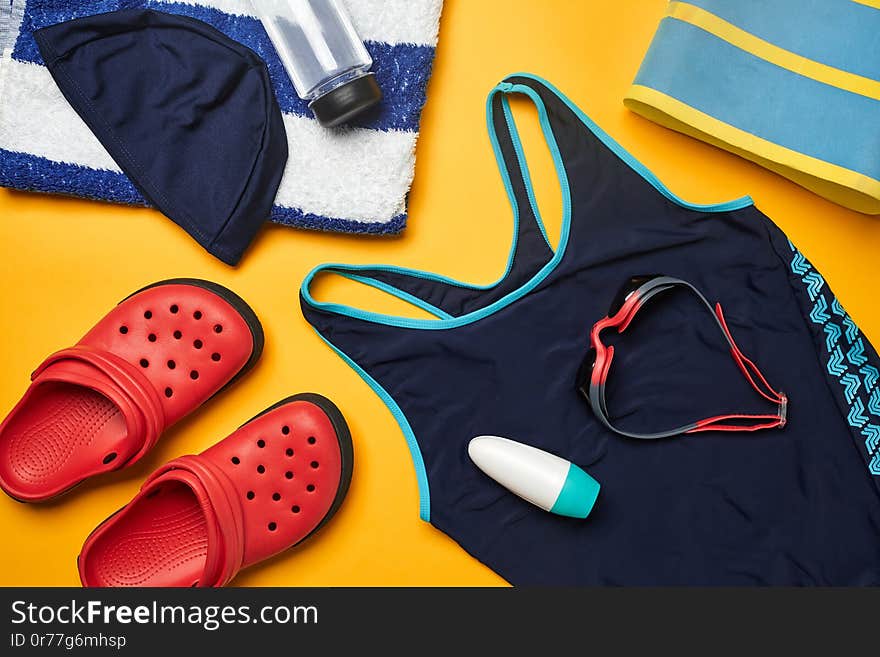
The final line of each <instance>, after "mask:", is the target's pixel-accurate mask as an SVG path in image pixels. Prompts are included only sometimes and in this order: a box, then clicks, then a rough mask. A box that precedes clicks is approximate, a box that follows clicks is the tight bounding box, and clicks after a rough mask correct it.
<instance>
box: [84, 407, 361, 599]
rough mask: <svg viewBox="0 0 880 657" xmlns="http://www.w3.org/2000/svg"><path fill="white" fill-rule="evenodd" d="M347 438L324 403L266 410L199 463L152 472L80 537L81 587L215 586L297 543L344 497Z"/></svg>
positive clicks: (185, 461)
mask: <svg viewBox="0 0 880 657" xmlns="http://www.w3.org/2000/svg"><path fill="white" fill-rule="evenodd" d="M353 458H354V455H353V452H352V445H351V435H350V434H349V431H348V426H347V425H346V423H345V418H343V417H342V413H340V411H339V409H338V408H336V406H335V405H334V404H333V402H331V401H330V400H329V399H326V398H325V397H321V396H320V395H315V394H300V395H295V396H293V397H290V398H288V399H285V400H283V401H281V402H279V403H277V404H275V405H274V406H272V407H270V408H268V409H266V410H265V411H263V412H262V413H261V414H260V415H258V416H256V417H255V418H254V419H252V420H251V421H249V422H248V423H247V424H245V425H243V426H242V427H241V428H239V429H238V430H237V431H236V432H235V433H233V434H232V435H230V436H228V437H227V438H225V439H224V440H222V441H220V442H219V443H217V444H216V445H214V446H213V447H211V448H209V449H208V450H206V451H204V452H202V453H201V454H199V455H198V456H182V457H180V458H178V459H174V460H173V461H170V462H169V463H166V464H165V465H164V466H162V467H161V468H159V469H158V470H157V471H156V472H154V473H153V474H152V475H151V476H150V478H149V479H147V481H146V482H145V483H144V485H143V486H142V487H141V490H140V492H139V493H138V494H137V495H136V496H135V498H134V499H133V500H132V501H131V502H129V503H128V505H126V506H124V507H123V508H122V509H120V510H119V511H117V512H116V513H115V514H114V515H112V516H110V517H109V518H108V519H107V520H105V521H104V522H103V523H102V524H101V525H99V526H98V528H97V529H95V531H93V532H92V533H91V535H90V536H89V537H88V538H87V539H86V542H85V545H83V549H82V552H81V553H80V555H79V559H78V565H79V574H80V579H81V580H82V583H83V585H84V586H223V585H225V584H227V583H228V582H229V581H230V580H231V579H232V578H233V577H235V575H236V574H237V573H238V571H240V570H241V569H242V568H246V567H247V566H250V565H252V564H254V563H257V562H259V561H263V560H265V559H268V558H269V557H271V556H273V555H276V554H278V553H279V552H282V551H283V550H286V549H287V548H289V547H291V546H294V545H296V544H298V543H300V542H301V541H303V540H305V539H306V538H308V537H309V536H311V535H312V534H314V533H315V532H316V531H318V530H319V529H320V528H321V527H323V526H324V524H325V523H326V522H327V521H328V520H330V518H332V517H333V515H334V514H335V513H336V511H337V509H338V508H339V506H340V505H341V504H342V500H343V499H344V498H345V494H346V492H348V485H349V483H350V482H351V472H352V464H353Z"/></svg>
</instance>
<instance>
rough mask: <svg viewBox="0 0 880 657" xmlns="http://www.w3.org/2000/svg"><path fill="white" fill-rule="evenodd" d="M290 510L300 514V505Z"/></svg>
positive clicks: (295, 505)
mask: <svg viewBox="0 0 880 657" xmlns="http://www.w3.org/2000/svg"><path fill="white" fill-rule="evenodd" d="M290 510H291V512H292V513H299V512H300V508H299V505H297V504H294V505H293V506H292V507H290Z"/></svg>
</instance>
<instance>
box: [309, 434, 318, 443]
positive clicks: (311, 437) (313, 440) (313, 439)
mask: <svg viewBox="0 0 880 657" xmlns="http://www.w3.org/2000/svg"><path fill="white" fill-rule="evenodd" d="M308 442H309V445H314V444H315V443H316V442H318V441H317V439H316V438H315V437H314V436H309V440H308Z"/></svg>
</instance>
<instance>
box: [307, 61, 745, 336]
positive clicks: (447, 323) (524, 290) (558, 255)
mask: <svg viewBox="0 0 880 657" xmlns="http://www.w3.org/2000/svg"><path fill="white" fill-rule="evenodd" d="M509 77H524V78H528V79H531V80H535V81H537V82H539V83H541V84H543V85H545V86H546V87H547V88H548V89H549V90H550V91H552V92H553V93H555V94H556V95H557V96H558V97H559V99H560V100H562V101H563V102H564V103H565V104H566V105H567V106H568V107H569V109H571V110H572V112H574V114H575V115H576V116H577V117H578V119H579V120H580V121H581V122H582V123H583V124H584V125H585V126H586V127H587V128H588V129H589V130H590V131H591V132H592V133H593V134H594V135H595V136H596V137H597V138H598V139H599V140H600V141H602V143H604V144H605V146H607V147H608V148H609V149H610V150H611V151H612V152H613V153H614V154H615V155H617V157H619V158H620V159H621V160H622V161H623V162H624V163H626V164H627V166H629V167H630V168H631V169H633V170H634V171H635V172H636V173H638V174H639V175H640V176H641V177H642V178H644V180H645V181H647V182H648V183H649V184H650V185H651V186H652V187H654V188H655V189H656V190H657V191H658V192H660V193H661V194H663V196H665V197H666V198H667V199H669V200H670V201H672V202H674V203H676V204H677V205H679V206H681V207H683V208H686V209H689V210H695V211H698V212H730V211H733V210H740V209H743V208H746V207H750V206H752V205H754V201H753V200H752V199H751V197H749V196H743V197H742V198H739V199H734V200H732V201H727V202H725V203H717V204H697V203H689V202H688V201H685V200H684V199H682V198H680V197H678V196H677V195H676V194H674V193H673V192H672V191H671V190H670V189H669V188H668V187H666V186H665V185H664V184H663V183H662V182H661V181H660V180H659V179H658V178H657V177H656V176H655V175H654V174H653V173H652V172H651V171H650V170H649V169H648V168H647V167H646V166H645V165H643V164H642V163H641V162H639V161H638V160H637V159H635V158H634V157H633V156H632V155H630V154H629V153H628V152H627V151H626V150H625V149H624V148H623V147H622V146H621V145H620V144H618V143H617V142H616V141H615V140H614V139H613V138H612V137H611V136H610V135H608V133H606V132H605V131H604V130H603V129H602V128H601V127H599V126H598V125H597V124H596V123H595V122H594V121H593V120H592V119H590V117H588V116H587V115H586V114H584V113H583V111H581V109H580V108H578V107H577V106H576V105H575V104H574V103H572V102H571V101H570V100H569V99H568V98H567V97H566V96H565V94H563V93H562V92H561V91H559V90H558V89H557V88H556V87H555V86H553V85H552V84H550V83H549V82H547V81H546V80H544V79H543V78H541V77H539V76H536V75H532V74H529V73H514V74H513V75H512V76H509ZM498 92H502V93H522V94H525V95H526V96H528V97H529V98H531V99H532V102H534V103H535V106H536V107H537V109H538V116H539V119H540V123H541V130H542V131H543V133H544V137H545V139H546V140H547V145H548V147H549V148H550V151H551V154H552V156H553V162H554V165H555V167H556V172H557V176H558V177H559V182H560V186H561V187H562V192H563V222H562V234H561V236H560V240H559V247H558V248H557V249H556V251H555V253H554V257H553V258H552V259H551V260H550V262H548V263H547V264H546V265H545V266H544V267H543V268H541V270H540V271H538V272H537V273H536V274H535V276H534V277H532V279H531V280H529V281H528V282H527V283H525V284H523V286H522V287H520V288H518V289H517V290H514V291H512V292H510V293H509V294H507V295H506V296H504V297H502V298H501V299H499V300H497V301H496V302H494V303H492V304H490V305H488V306H486V307H484V308H481V309H479V310H475V311H473V312H470V313H466V314H464V315H461V316H459V317H452V318H444V319H414V318H408V317H397V316H394V315H385V314H382V313H374V312H370V311H366V310H361V309H359V308H354V307H352V306H347V305H344V304H336V303H328V302H319V301H317V300H315V299H314V298H313V297H312V295H311V293H310V291H309V287H310V285H311V282H312V280H313V279H314V277H315V276H316V275H317V274H319V273H321V272H322V271H328V270H332V271H335V272H337V273H341V272H357V271H366V270H371V269H372V270H378V271H387V272H392V273H399V274H404V275H409V276H414V277H417V278H424V279H426V280H431V281H438V282H441V283H447V284H449V285H455V286H458V287H465V288H470V289H476V290H485V289H490V288H492V287H494V286H495V285H498V283H500V282H501V281H502V280H504V278H505V276H507V274H508V273H509V271H510V267H511V265H512V262H513V258H514V255H515V251H516V242H517V240H516V231H514V240H513V245H512V248H511V251H510V255H509V257H508V263H507V270H506V271H505V273H504V274H503V275H502V276H501V278H499V280H498V281H496V282H495V283H491V284H489V285H474V284H471V283H466V282H462V281H456V280H454V279H452V278H448V277H446V276H442V275H439V274H435V273H432V272H426V271H420V270H416V269H407V268H404V267H396V266H392V265H346V264H342V263H328V264H324V265H320V266H318V267H315V268H314V269H312V271H310V272H309V273H308V275H307V276H306V278H305V280H303V283H302V286H301V288H300V292H301V294H302V296H303V298H304V299H305V301H306V303H308V304H309V305H311V306H313V307H314V308H319V309H322V310H326V311H328V312H332V313H336V314H340V315H346V316H349V317H354V318H356V319H362V320H364V321H369V322H376V323H380V324H387V325H390V326H398V327H401V328H413V329H431V330H440V329H451V328H456V327H459V326H464V325H466V324H470V323H472V322H476V321H478V320H480V319H482V318H483V317H487V316H489V315H491V314H493V313H495V312H497V311H498V310H500V309H502V308H504V307H505V306H508V305H509V304H511V303H513V302H514V301H516V300H517V299H519V298H521V297H523V296H525V295H526V294H528V293H529V292H530V291H531V290H533V289H534V288H535V287H537V286H538V285H539V284H540V283H541V282H542V281H543V280H544V279H545V278H546V277H547V276H548V275H550V273H551V272H552V271H553V270H554V269H555V268H556V266H557V265H558V264H559V262H560V261H561V260H562V258H563V256H564V255H565V250H566V247H567V246H568V237H569V233H570V229H571V191H570V188H569V183H568V177H567V174H566V172H565V166H564V164H563V162H562V155H561V153H560V151H559V145H558V144H557V143H556V138H555V136H554V134H553V131H552V128H551V126H550V122H549V118H548V116H547V108H546V107H545V106H544V102H543V101H542V100H541V97H540V95H539V94H538V92H536V91H535V90H534V89H532V88H531V87H529V86H526V85H522V84H513V83H510V82H501V83H500V84H498V85H497V86H496V87H495V88H494V89H493V90H492V91H491V92H490V94H489V98H488V100H487V103H486V106H487V119H488V121H489V126H490V129H489V137H490V140H491V141H492V146H493V149H494V151H495V157H496V159H497V160H498V162H499V165H500V166H499V168H500V170H501V174H502V178H503V180H504V185H505V188H506V190H507V194H508V197H509V198H510V200H511V204H512V206H513V208H514V218H515V221H516V222H517V223H516V224H515V225H516V226H518V221H519V217H518V215H519V212H518V208H517V204H516V200H515V198H514V196H513V188H512V185H511V183H510V177H509V175H508V172H507V168H506V167H505V166H504V159H503V156H502V154H501V149H500V145H499V144H498V138H497V135H496V134H495V130H494V128H493V127H492V122H491V101H492V98H493V97H494V95H495V94H496V93H498ZM511 138H512V140H513V142H514V148H515V150H516V152H517V156H518V157H519V154H520V153H522V152H523V149H522V143H521V142H520V139H519V134H518V133H517V132H515V131H512V132H511ZM521 164H522V162H521ZM523 180H524V181H527V184H526V187H527V189H528V190H529V193H530V199H531V198H534V190H532V185H531V181H530V178H529V177H528V174H527V173H524V174H523ZM538 223H539V226H541V230H542V232H544V230H543V225H542V224H541V221H540V219H539V220H538ZM545 237H546V233H545Z"/></svg>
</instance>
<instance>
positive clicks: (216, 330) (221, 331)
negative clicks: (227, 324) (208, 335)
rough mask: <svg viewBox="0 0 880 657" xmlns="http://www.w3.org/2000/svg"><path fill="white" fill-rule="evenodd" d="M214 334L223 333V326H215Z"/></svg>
mask: <svg viewBox="0 0 880 657" xmlns="http://www.w3.org/2000/svg"><path fill="white" fill-rule="evenodd" d="M214 333H223V326H222V325H221V324H214Z"/></svg>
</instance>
